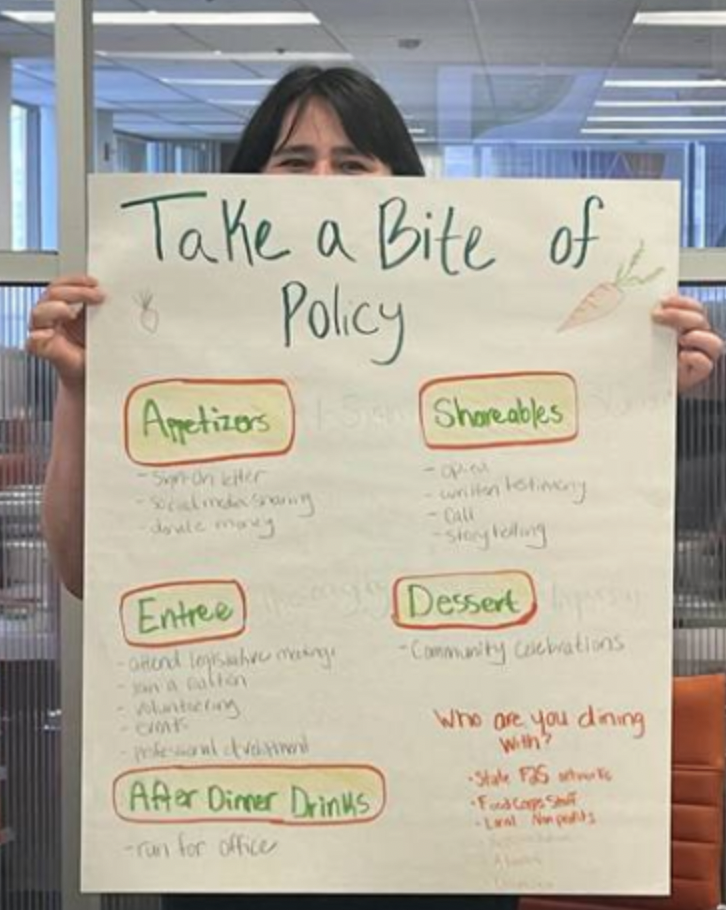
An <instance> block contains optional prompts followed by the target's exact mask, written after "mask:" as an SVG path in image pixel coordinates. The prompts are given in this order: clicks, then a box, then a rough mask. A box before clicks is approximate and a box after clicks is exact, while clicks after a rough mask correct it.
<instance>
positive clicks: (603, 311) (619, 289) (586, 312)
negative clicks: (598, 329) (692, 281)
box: [557, 240, 664, 332]
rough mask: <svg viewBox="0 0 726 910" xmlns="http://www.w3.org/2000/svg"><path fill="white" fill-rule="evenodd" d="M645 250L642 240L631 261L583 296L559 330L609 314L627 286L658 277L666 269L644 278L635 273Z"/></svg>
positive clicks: (658, 270) (630, 286)
mask: <svg viewBox="0 0 726 910" xmlns="http://www.w3.org/2000/svg"><path fill="white" fill-rule="evenodd" d="M644 252H645V242H644V241H642V240H641V241H640V244H639V246H638V249H637V250H636V251H635V253H633V255H632V256H631V257H630V261H629V262H628V263H627V264H625V263H622V264H621V265H620V267H619V268H618V271H617V274H616V275H615V278H614V279H613V280H612V281H601V282H600V284H598V285H596V286H595V287H594V288H593V289H592V290H591V291H590V292H589V293H588V294H587V295H586V296H585V297H583V298H582V300H581V301H580V303H578V305H577V306H576V307H575V309H574V310H573V311H572V312H571V313H570V315H569V316H568V317H567V319H566V320H565V321H564V322H563V323H562V325H561V326H560V327H559V328H558V329H557V331H558V332H564V331H565V330H566V329H574V328H577V327H578V326H581V325H585V323H588V322H592V321H593V320H594V319H602V317H603V316H607V315H609V314H610V313H612V312H613V310H615V309H617V308H618V307H619V306H620V304H621V303H622V302H623V299H624V298H625V290H626V289H627V288H632V287H640V286H641V285H644V284H649V283H650V282H651V281H653V280H654V279H655V278H657V277H658V275H660V274H661V273H662V272H663V271H664V269H663V268H662V267H661V268H658V269H656V270H655V271H654V272H651V273H650V274H649V275H644V276H643V277H642V278H641V277H639V276H638V275H636V274H635V268H636V266H637V265H638V263H639V262H640V260H641V259H642V257H643V253H644Z"/></svg>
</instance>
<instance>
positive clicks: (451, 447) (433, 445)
mask: <svg viewBox="0 0 726 910" xmlns="http://www.w3.org/2000/svg"><path fill="white" fill-rule="evenodd" d="M522 376H560V377H564V378H566V379H569V380H570V381H571V382H572V386H573V392H574V397H575V429H574V432H573V433H571V434H570V435H567V436H556V437H550V438H549V439H524V440H517V439H513V440H509V441H505V442H465V443H464V442H462V443H460V442H457V443H448V442H430V441H429V439H428V437H427V435H426V422H425V420H424V395H425V394H426V392H427V391H428V390H429V389H430V388H431V387H432V386H435V385H443V384H444V383H447V382H468V381H469V380H472V379H478V380H481V379H511V378H513V377H522ZM418 414H419V423H420V425H421V435H422V436H423V440H424V443H425V445H426V447H427V448H429V449H434V450H442V449H443V450H446V451H456V450H464V449H500V448H506V447H512V446H546V445H556V444H558V443H562V442H572V440H573V439H576V438H577V437H578V436H579V434H580V404H579V394H578V389H577V380H576V379H575V377H574V376H573V375H572V373H567V372H564V371H562V370H532V371H530V370H522V371H519V372H513V373H470V374H469V373H467V374H465V375H463V376H440V377H438V378H437V379H429V380H428V382H425V383H424V384H423V385H422V386H421V388H420V389H419V394H418ZM472 429H475V428H472Z"/></svg>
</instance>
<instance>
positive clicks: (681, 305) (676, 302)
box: [661, 294, 705, 312]
mask: <svg viewBox="0 0 726 910" xmlns="http://www.w3.org/2000/svg"><path fill="white" fill-rule="evenodd" d="M661 306H663V307H665V308H666V309H669V308H674V309H681V310H698V311H699V312H704V311H705V307H704V306H703V304H702V303H701V301H700V300H696V298H695V297H686V296H685V294H670V295H669V296H668V297H664V298H663V300H661Z"/></svg>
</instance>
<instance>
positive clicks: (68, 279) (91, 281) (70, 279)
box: [48, 273, 98, 288]
mask: <svg viewBox="0 0 726 910" xmlns="http://www.w3.org/2000/svg"><path fill="white" fill-rule="evenodd" d="M69 284H70V285H83V286H85V287H89V288H95V287H98V279H97V278H94V277H93V275H81V274H78V273H76V274H75V275H59V276H58V277H57V278H54V279H53V280H52V281H51V282H50V284H49V285H48V287H49V288H52V287H55V285H69Z"/></svg>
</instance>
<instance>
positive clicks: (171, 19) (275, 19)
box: [0, 10, 320, 28]
mask: <svg viewBox="0 0 726 910" xmlns="http://www.w3.org/2000/svg"><path fill="white" fill-rule="evenodd" d="M0 15H3V16H6V17H7V18H8V19H12V20H13V21H14V22H20V23H22V24H24V25H52V24H53V23H54V22H55V13H53V12H41V11H36V10H0ZM93 24H94V25H96V26H103V25H122V26H127V27H130V26H133V27H137V26H152V27H159V26H170V25H177V26H182V27H184V28H207V27H211V26H224V27H227V28H229V27H231V26H245V27H249V26H266V27H268V28H280V27H281V26H286V25H320V20H319V19H318V17H317V16H315V15H314V14H313V13H308V12H300V13H276V12H270V13H239V12H238V13H214V12H212V13H209V12H190V13H159V12H156V11H154V10H150V11H149V12H146V13H143V12H131V13H104V12H94V13H93Z"/></svg>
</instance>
